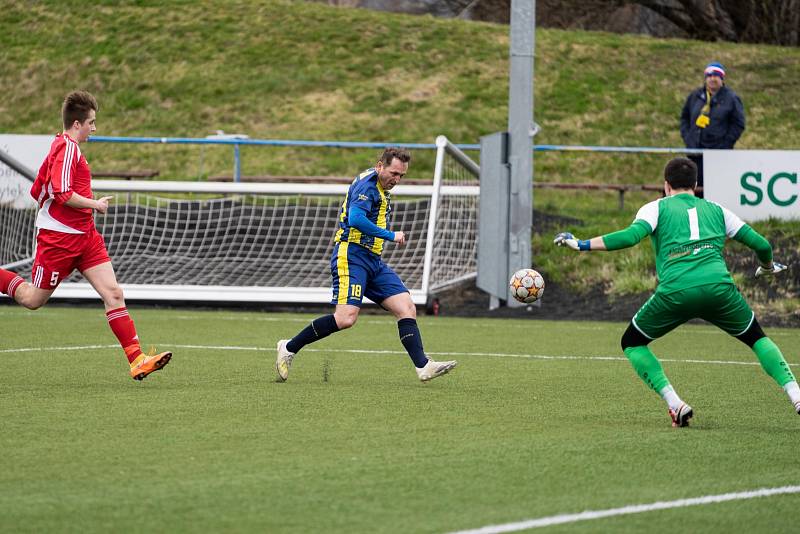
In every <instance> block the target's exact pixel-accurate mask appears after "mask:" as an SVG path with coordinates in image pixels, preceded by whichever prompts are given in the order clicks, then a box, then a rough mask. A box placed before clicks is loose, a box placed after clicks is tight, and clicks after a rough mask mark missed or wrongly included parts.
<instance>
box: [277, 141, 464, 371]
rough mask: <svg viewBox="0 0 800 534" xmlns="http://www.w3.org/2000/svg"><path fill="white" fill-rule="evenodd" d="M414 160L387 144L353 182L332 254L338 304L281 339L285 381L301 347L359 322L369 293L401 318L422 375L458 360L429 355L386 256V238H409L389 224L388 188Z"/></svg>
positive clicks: (408, 347) (413, 311)
mask: <svg viewBox="0 0 800 534" xmlns="http://www.w3.org/2000/svg"><path fill="white" fill-rule="evenodd" d="M410 161H411V154H410V153H409V152H408V151H406V150H403V149H399V148H387V149H386V150H384V151H383V154H381V157H380V159H379V160H378V162H377V163H376V164H375V167H372V168H370V169H367V170H366V171H364V172H362V173H361V174H359V175H358V176H357V177H356V178H355V179H354V180H353V183H352V184H351V185H350V188H349V189H348V191H347V196H346V197H345V199H344V202H343V203H342V209H341V212H340V213H339V229H338V230H337V232H336V235H335V237H334V242H335V244H334V247H333V255H332V257H331V275H332V277H333V299H332V300H331V304H335V305H336V309H335V311H334V313H333V314H331V315H325V316H322V317H318V318H317V319H314V320H313V321H312V322H311V324H310V325H308V326H307V327H305V328H304V329H303V330H302V331H300V332H299V333H298V334H297V335H296V336H294V337H293V338H292V339H282V340H280V341H278V358H277V360H276V362H275V368H276V370H277V371H278V380H280V381H281V382H283V381H285V380H286V379H287V377H288V376H289V369H290V368H291V365H292V360H293V358H294V356H295V354H297V353H298V352H299V351H300V349H302V348H303V347H304V346H306V345H308V344H309V343H313V342H315V341H317V340H320V339H322V338H324V337H326V336H329V335H331V334H332V333H334V332H338V331H339V330H344V329H345V328H350V327H351V326H353V325H354V324H355V323H356V320H357V319H358V313H359V311H360V310H361V302H362V299H363V298H364V297H367V298H368V299H370V300H371V301H373V302H375V303H377V304H379V305H380V306H381V307H382V308H384V309H385V310H388V311H390V312H391V313H392V314H393V315H394V316H395V317H396V318H397V328H398V331H399V335H400V342H401V343H402V344H403V347H405V349H406V351H407V352H408V355H409V356H410V357H411V360H412V361H413V362H414V366H415V367H416V370H417V376H418V378H419V379H420V380H422V381H423V382H427V381H428V380H431V379H432V378H436V377H437V376H441V375H443V374H445V373H447V372H448V371H450V369H452V368H453V367H455V366H456V362H455V361H447V362H435V361H433V360H430V359H429V358H428V357H427V356H426V355H425V351H424V350H423V348H422V337H421V336H420V333H419V328H418V327H417V320H416V317H417V308H416V306H415V305H414V302H413V301H412V300H411V294H410V293H409V292H408V289H406V286H405V285H404V284H403V282H402V280H400V277H399V276H397V274H396V273H395V272H394V271H393V270H392V269H391V268H390V267H389V266H388V265H386V264H385V263H384V262H383V260H382V259H381V253H382V252H383V250H384V246H385V244H386V242H387V241H391V242H394V243H397V244H398V245H404V244H405V243H406V235H405V234H404V233H403V232H401V231H398V232H392V231H391V230H389V219H390V216H391V213H392V209H391V206H390V203H389V199H390V193H389V191H390V190H391V189H392V188H393V187H394V186H396V185H397V184H398V183H399V182H400V180H401V179H402V178H403V177H404V176H405V175H406V172H407V171H408V164H409V162H410Z"/></svg>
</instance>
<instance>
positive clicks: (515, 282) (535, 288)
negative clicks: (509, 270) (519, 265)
mask: <svg viewBox="0 0 800 534" xmlns="http://www.w3.org/2000/svg"><path fill="white" fill-rule="evenodd" d="M508 285H509V286H510V287H511V294H512V295H514V298H515V299H517V300H518V301H520V302H523V303H525V304H530V303H531V302H536V301H537V300H539V299H540V298H542V294H543V293H544V278H542V275H541V274H539V273H538V272H536V271H534V270H533V269H520V270H519V271H517V272H515V273H514V276H512V277H511V280H509V282H508Z"/></svg>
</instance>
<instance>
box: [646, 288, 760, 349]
mask: <svg viewBox="0 0 800 534" xmlns="http://www.w3.org/2000/svg"><path fill="white" fill-rule="evenodd" d="M753 317H754V314H753V310H751V309H750V306H749V305H748V304H747V302H746V301H745V300H744V297H742V294H741V293H739V290H738V289H736V286H735V285H733V284H707V285H703V286H697V287H690V288H688V289H683V290H681V291H675V292H672V293H660V292H658V291H656V292H655V293H654V294H653V296H651V297H650V298H649V299H648V300H647V302H645V303H644V305H643V306H642V307H641V308H639V311H638V312H636V315H634V316H633V320H632V322H633V326H635V327H636V329H637V330H638V331H639V332H641V333H642V334H644V335H645V336H646V337H648V338H650V339H657V338H660V337H661V336H663V335H664V334H666V333H667V332H669V331H671V330H673V329H675V328H677V327H679V326H680V325H682V324H683V323H685V322H686V321H689V320H690V319H696V318H699V319H704V320H706V321H708V322H709V323H711V324H713V325H715V326H717V327H719V328H721V329H722V330H724V331H725V332H727V333H728V334H730V335H732V336H738V335H740V334H743V333H744V332H745V331H746V330H747V329H748V328H750V325H751V324H752V323H753Z"/></svg>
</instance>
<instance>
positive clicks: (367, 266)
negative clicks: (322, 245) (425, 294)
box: [331, 243, 408, 306]
mask: <svg viewBox="0 0 800 534" xmlns="http://www.w3.org/2000/svg"><path fill="white" fill-rule="evenodd" d="M331 275H332V277H333V298H332V299H331V304H351V305H353V306H361V300H362V299H363V298H364V297H367V298H368V299H369V300H371V301H372V302H375V303H380V302H382V301H383V300H384V299H387V298H389V297H391V296H394V295H398V294H400V293H408V289H407V288H406V286H405V285H404V284H403V282H402V280H400V277H399V276H397V273H395V272H394V271H393V270H392V269H391V268H390V267H389V266H388V265H386V264H385V263H383V260H381V257H380V256H378V255H377V254H375V253H373V252H370V251H369V250H367V249H366V248H364V247H362V246H361V245H356V244H354V243H336V245H334V247H333V255H332V256H331Z"/></svg>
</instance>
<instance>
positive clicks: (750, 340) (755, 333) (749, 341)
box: [736, 317, 767, 349]
mask: <svg viewBox="0 0 800 534" xmlns="http://www.w3.org/2000/svg"><path fill="white" fill-rule="evenodd" d="M762 337H767V334H765V333H764V331H763V330H762V329H761V325H760V324H758V320H757V319H756V318H755V317H753V322H752V323H750V326H749V327H748V329H747V330H745V331H744V332H743V333H741V334H739V335H738V336H736V339H738V340H739V341H741V342H742V343H744V344H745V345H747V346H748V347H750V348H751V349H752V348H753V345H755V344H756V341H758V340H759V339H761V338H762Z"/></svg>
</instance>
